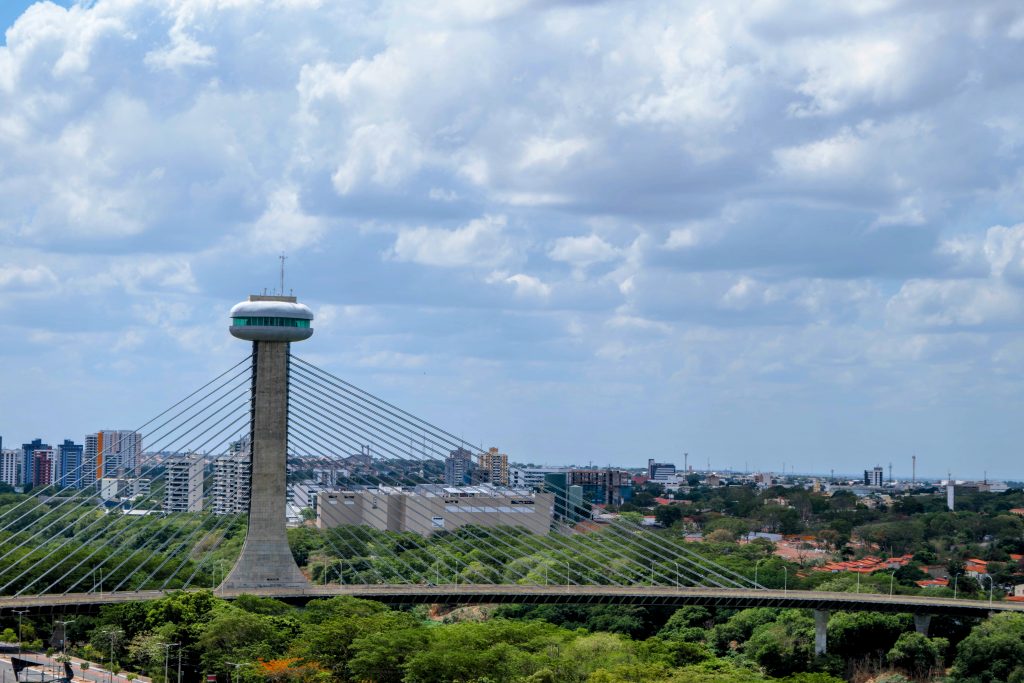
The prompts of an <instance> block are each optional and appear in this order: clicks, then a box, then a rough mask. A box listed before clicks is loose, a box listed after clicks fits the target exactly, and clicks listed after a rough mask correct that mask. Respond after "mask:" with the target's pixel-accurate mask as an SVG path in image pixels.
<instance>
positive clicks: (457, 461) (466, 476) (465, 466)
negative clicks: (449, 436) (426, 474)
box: [444, 447, 474, 486]
mask: <svg viewBox="0 0 1024 683" xmlns="http://www.w3.org/2000/svg"><path fill="white" fill-rule="evenodd" d="M473 470H474V465H473V453H472V452H470V451H468V450H466V449H465V448H461V447H460V448H456V449H455V450H454V451H451V452H450V453H449V454H448V457H447V458H445V459H444V483H445V484H447V485H448V486H464V485H465V484H468V483H470V481H471V480H472V476H473Z"/></svg>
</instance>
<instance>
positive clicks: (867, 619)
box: [828, 612, 910, 660]
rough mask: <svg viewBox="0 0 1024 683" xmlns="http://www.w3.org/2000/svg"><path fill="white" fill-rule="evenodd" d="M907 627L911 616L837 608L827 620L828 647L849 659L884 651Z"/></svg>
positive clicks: (831, 651) (831, 652) (830, 650)
mask: <svg viewBox="0 0 1024 683" xmlns="http://www.w3.org/2000/svg"><path fill="white" fill-rule="evenodd" d="M908 628H910V617H908V616H907V615H904V614H887V613H882V612H836V613H834V614H833V615H832V616H831V617H830V618H829V621H828V649H829V653H830V654H835V655H838V656H840V657H842V658H843V659H846V660H850V659H856V658H859V657H863V656H865V655H869V654H874V653H884V652H886V651H888V650H889V648H891V647H892V646H893V644H894V643H896V641H897V639H898V638H899V637H900V634H902V633H903V632H904V631H906V630H907V629H908Z"/></svg>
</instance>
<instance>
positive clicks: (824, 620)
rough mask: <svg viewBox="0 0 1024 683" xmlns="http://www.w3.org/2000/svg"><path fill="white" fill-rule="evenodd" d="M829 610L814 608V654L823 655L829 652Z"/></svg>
mask: <svg viewBox="0 0 1024 683" xmlns="http://www.w3.org/2000/svg"><path fill="white" fill-rule="evenodd" d="M828 617H829V612H828V610H824V609H816V610H814V654H815V655H823V654H826V653H827V652H828Z"/></svg>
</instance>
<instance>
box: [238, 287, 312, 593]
mask: <svg viewBox="0 0 1024 683" xmlns="http://www.w3.org/2000/svg"><path fill="white" fill-rule="evenodd" d="M282 291H283V287H282ZM312 322H313V312H312V311H310V310H309V308H308V307H307V306H304V305H303V304H300V303H299V302H298V301H297V300H296V298H295V297H294V296H266V295H252V296H250V297H249V299H248V300H247V301H243V302H242V303H240V304H237V305H235V306H234V307H233V308H232V309H231V327H229V328H228V329H229V331H230V332H231V335H232V336H234V337H237V338H239V339H244V340H246V341H251V342H252V355H253V359H252V417H251V420H250V436H251V443H252V484H251V486H250V497H249V528H248V530H247V532H246V534H245V543H244V544H243V546H242V553H241V555H239V556H238V560H237V561H236V562H235V566H234V567H233V568H232V569H231V572H230V573H229V574H228V575H227V577H226V578H225V579H224V582H223V583H221V585H220V589H222V590H230V591H234V590H241V591H245V590H249V589H253V588H272V587H275V586H279V587H281V588H298V587H302V586H305V585H306V584H307V581H306V577H305V576H303V574H302V572H301V571H299V567H298V565H296V564H295V559H294V558H293V557H292V553H291V550H290V549H289V548H288V536H287V534H286V533H285V493H286V491H285V487H286V474H287V453H288V368H289V359H290V353H289V351H290V345H291V344H292V342H298V341H302V340H304V339H309V338H310V337H311V336H312V335H313V327H312Z"/></svg>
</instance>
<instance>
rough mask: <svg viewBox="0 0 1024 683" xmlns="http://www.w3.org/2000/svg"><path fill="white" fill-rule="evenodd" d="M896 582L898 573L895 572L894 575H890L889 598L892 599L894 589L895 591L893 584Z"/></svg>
mask: <svg viewBox="0 0 1024 683" xmlns="http://www.w3.org/2000/svg"><path fill="white" fill-rule="evenodd" d="M895 581H896V572H895V571H894V572H893V573H892V574H890V575H889V597H890V598H891V597H892V589H893V584H894V583H895Z"/></svg>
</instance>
